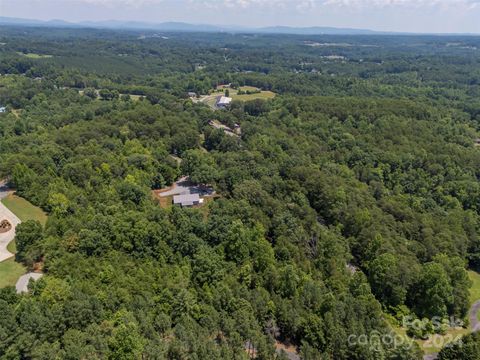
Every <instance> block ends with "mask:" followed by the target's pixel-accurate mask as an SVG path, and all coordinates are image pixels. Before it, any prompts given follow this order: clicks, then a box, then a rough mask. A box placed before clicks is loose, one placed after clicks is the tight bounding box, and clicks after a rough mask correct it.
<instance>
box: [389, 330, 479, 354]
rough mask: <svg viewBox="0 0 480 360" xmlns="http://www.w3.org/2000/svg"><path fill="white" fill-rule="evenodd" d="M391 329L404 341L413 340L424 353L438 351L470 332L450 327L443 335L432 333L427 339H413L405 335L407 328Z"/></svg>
mask: <svg viewBox="0 0 480 360" xmlns="http://www.w3.org/2000/svg"><path fill="white" fill-rule="evenodd" d="M393 331H394V332H395V333H396V334H397V335H399V336H401V337H402V338H404V339H405V343H408V342H411V341H415V342H416V343H417V344H418V346H419V347H420V349H422V350H423V352H424V353H425V354H426V355H428V354H433V353H438V352H439V351H440V350H441V349H442V348H443V347H444V346H445V345H446V344H448V343H450V342H452V341H455V340H458V339H459V338H460V337H462V336H463V335H466V334H468V333H469V332H470V330H469V329H463V328H450V329H449V330H448V331H447V333H446V334H445V335H438V334H434V335H432V336H430V338H429V339H427V340H419V339H417V340H413V339H412V338H410V337H408V336H407V330H406V329H405V328H402V327H397V326H393Z"/></svg>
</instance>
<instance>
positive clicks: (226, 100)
mask: <svg viewBox="0 0 480 360" xmlns="http://www.w3.org/2000/svg"><path fill="white" fill-rule="evenodd" d="M231 102H232V98H231V97H226V96H222V97H221V98H220V99H219V100H218V102H217V105H228V104H230V103H231Z"/></svg>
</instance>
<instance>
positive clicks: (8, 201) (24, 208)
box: [2, 194, 47, 226]
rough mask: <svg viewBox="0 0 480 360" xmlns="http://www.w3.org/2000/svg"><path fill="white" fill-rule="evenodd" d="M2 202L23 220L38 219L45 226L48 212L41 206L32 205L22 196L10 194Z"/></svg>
mask: <svg viewBox="0 0 480 360" xmlns="http://www.w3.org/2000/svg"><path fill="white" fill-rule="evenodd" d="M2 203H3V204H4V205H5V206H6V207H7V208H9V209H10V211H11V212H13V213H14V214H15V215H17V216H18V218H19V219H20V220H21V221H27V220H37V221H39V222H40V223H41V224H42V225H43V226H45V224H46V222H47V214H45V212H44V211H43V210H42V209H40V208H39V207H37V206H35V205H32V204H31V203H30V202H28V201H27V200H25V199H24V198H21V197H20V196H17V195H14V194H10V195H8V196H7V197H6V198H5V199H3V200H2Z"/></svg>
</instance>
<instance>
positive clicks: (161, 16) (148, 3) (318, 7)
mask: <svg viewBox="0 0 480 360" xmlns="http://www.w3.org/2000/svg"><path fill="white" fill-rule="evenodd" d="M0 15H1V16H10V17H22V18H34V19H41V20H50V19H63V20H68V21H83V20H93V21H96V20H112V19H114V20H135V21H147V22H163V21H184V22H190V23H205V24H216V25H228V24H231V25H245V26H252V27H259V26H271V25H289V26H335V27H351V28H365V29H373V30H386V31H409V32H439V33H446V32H470V33H480V0H0Z"/></svg>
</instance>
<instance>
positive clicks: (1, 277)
mask: <svg viewBox="0 0 480 360" xmlns="http://www.w3.org/2000/svg"><path fill="white" fill-rule="evenodd" d="M25 272H26V268H25V267H24V266H23V265H22V264H19V263H17V262H15V259H14V258H11V259H8V260H5V261H2V262H1V263H0V289H1V288H4V287H5V286H10V285H15V283H16V282H17V280H18V278H19V277H20V276H22V275H23V274H25Z"/></svg>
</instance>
